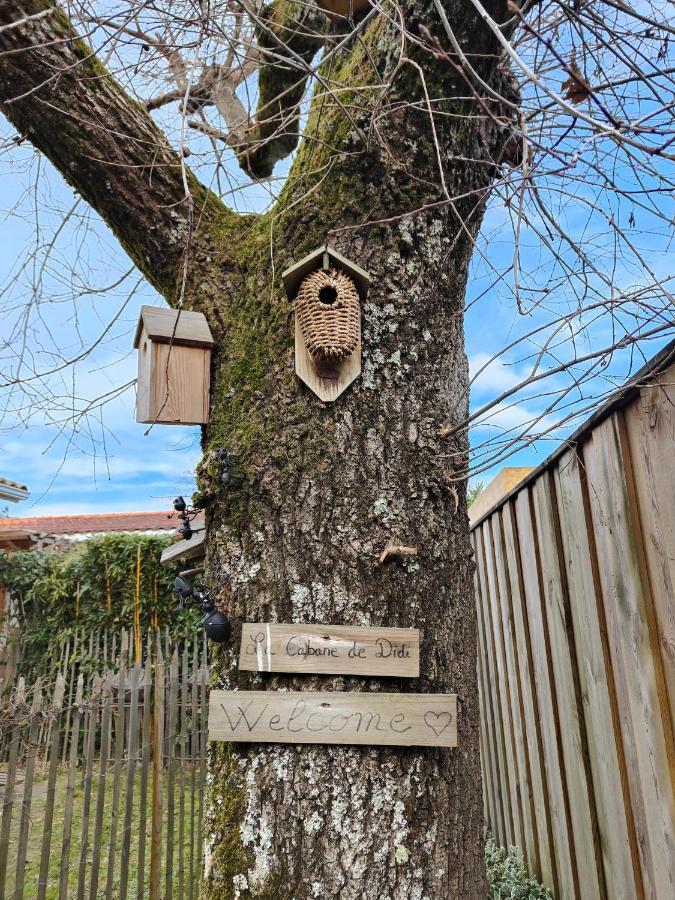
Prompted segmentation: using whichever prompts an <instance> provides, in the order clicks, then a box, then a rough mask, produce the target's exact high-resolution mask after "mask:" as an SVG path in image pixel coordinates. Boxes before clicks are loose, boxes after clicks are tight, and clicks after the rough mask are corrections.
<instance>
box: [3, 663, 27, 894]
mask: <svg viewBox="0 0 675 900" xmlns="http://www.w3.org/2000/svg"><path fill="white" fill-rule="evenodd" d="M11 709H12V714H13V718H14V723H13V726H12V737H11V739H10V744H9V761H8V765H7V783H6V784H5V797H4V800H3V803H2V821H1V822H0V897H4V896H5V893H6V892H5V883H6V881H7V855H8V851H9V832H10V827H11V824H12V807H13V805H14V785H15V783H16V764H17V761H18V758H19V744H20V741H21V723H20V720H19V715H18V713H19V711H22V712H25V710H26V689H25V684H24V680H23V678H20V679H19V686H18V688H17V691H16V697H15V698H14V701H13V703H12V705H11Z"/></svg>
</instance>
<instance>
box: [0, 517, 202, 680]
mask: <svg viewBox="0 0 675 900" xmlns="http://www.w3.org/2000/svg"><path fill="white" fill-rule="evenodd" d="M169 540H170V539H169V538H168V536H167V537H165V536H162V537H154V536H148V535H132V534H111V535H106V536H105V537H101V538H92V539H90V540H85V541H82V542H81V543H78V544H75V545H73V546H72V547H71V548H69V549H67V550H64V551H54V550H51V551H44V552H38V551H15V552H12V553H6V552H4V551H0V583H3V584H5V585H6V586H7V587H8V588H9V590H10V592H11V593H12V596H13V597H14V598H15V599H16V600H17V601H18V603H17V605H18V610H19V624H20V641H21V667H20V671H21V672H28V671H33V670H34V669H35V668H36V666H38V665H39V662H40V660H41V659H53V658H54V657H55V656H56V652H55V650H56V647H57V646H58V647H60V646H63V644H64V642H65V641H66V640H67V639H68V637H69V636H72V635H73V634H74V632H75V629H76V628H77V629H79V630H80V631H82V630H84V631H85V632H86V631H96V630H99V629H104V628H108V629H110V630H111V631H114V630H117V631H119V630H120V629H121V628H132V627H133V621H134V605H135V598H136V590H137V583H136V581H137V571H138V570H137V566H138V551H139V547H140V592H139V595H140V624H141V628H142V629H144V630H145V629H147V628H148V627H150V626H151V624H153V622H155V621H156V623H157V624H158V625H159V626H160V627H164V626H168V627H169V629H170V631H171V633H172V634H173V635H174V636H175V637H179V636H182V635H184V634H185V633H186V630H189V629H191V628H192V627H194V624H195V622H196V621H197V618H198V615H197V613H195V611H194V610H185V609H183V610H181V611H180V612H178V613H176V612H175V608H176V606H177V600H176V597H175V595H174V594H173V580H174V577H175V571H176V567H171V566H162V565H160V561H159V559H160V556H161V553H162V550H163V549H164V548H165V547H166V546H167V545H168V544H169Z"/></svg>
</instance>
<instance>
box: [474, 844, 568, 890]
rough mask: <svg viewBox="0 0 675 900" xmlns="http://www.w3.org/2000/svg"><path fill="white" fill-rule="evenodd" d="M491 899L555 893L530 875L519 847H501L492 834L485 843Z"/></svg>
mask: <svg viewBox="0 0 675 900" xmlns="http://www.w3.org/2000/svg"><path fill="white" fill-rule="evenodd" d="M485 866H486V868H487V876H488V900H503V898H505V897H508V898H510V900H553V894H551V893H550V892H549V891H547V890H546V888H543V887H542V886H541V885H540V884H539V883H538V882H537V881H536V880H535V879H534V878H530V874H529V872H528V871H527V866H526V865H525V862H524V861H523V854H522V851H521V850H520V848H519V847H510V848H509V850H508V851H507V850H506V849H505V848H504V847H498V846H497V844H495V842H494V839H493V838H492V837H489V838H488V840H487V843H486V844H485Z"/></svg>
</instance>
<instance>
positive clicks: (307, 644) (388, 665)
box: [239, 622, 420, 678]
mask: <svg viewBox="0 0 675 900" xmlns="http://www.w3.org/2000/svg"><path fill="white" fill-rule="evenodd" d="M239 668H240V669H243V670H245V671H247V672H316V673H318V674H322V675H341V674H344V675H373V676H375V677H383V676H384V677H397V678H418V677H419V674H420V633H419V631H418V630H417V629H416V628H358V627H352V626H346V625H286V624H269V623H257V624H256V623H252V622H246V623H245V624H244V626H243V628H242V631H241V647H240V650H239Z"/></svg>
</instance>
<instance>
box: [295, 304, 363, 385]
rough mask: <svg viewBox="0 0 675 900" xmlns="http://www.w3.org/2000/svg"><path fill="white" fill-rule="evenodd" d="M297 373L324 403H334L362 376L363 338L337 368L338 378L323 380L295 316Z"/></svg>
mask: <svg viewBox="0 0 675 900" xmlns="http://www.w3.org/2000/svg"><path fill="white" fill-rule="evenodd" d="M295 373H296V375H297V376H298V378H299V379H300V380H301V381H304V383H305V384H306V385H307V387H308V388H310V390H312V391H314V393H315V394H316V395H317V397H318V398H319V399H320V400H323V402H324V403H332V402H333V401H334V400H337V398H338V397H339V396H340V394H341V393H342V392H343V391H345V390H346V389H347V388H348V387H349V385H350V384H351V383H352V381H354V379H355V378H358V376H359V375H360V374H361V337H360V336H359V340H358V342H357V344H356V347H355V348H354V352H353V353H352V354H351V355H350V356H348V357H347V359H345V360H343V361H342V362H341V363H340V364H339V365H338V366H337V373H338V377H337V378H321V376H320V375H319V374H318V373H317V370H316V366H315V364H314V360H313V359H312V357H311V356H310V355H309V351H308V350H307V347H306V346H305V340H304V338H303V336H302V331H301V330H300V325H299V323H298V317H297V316H295Z"/></svg>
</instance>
